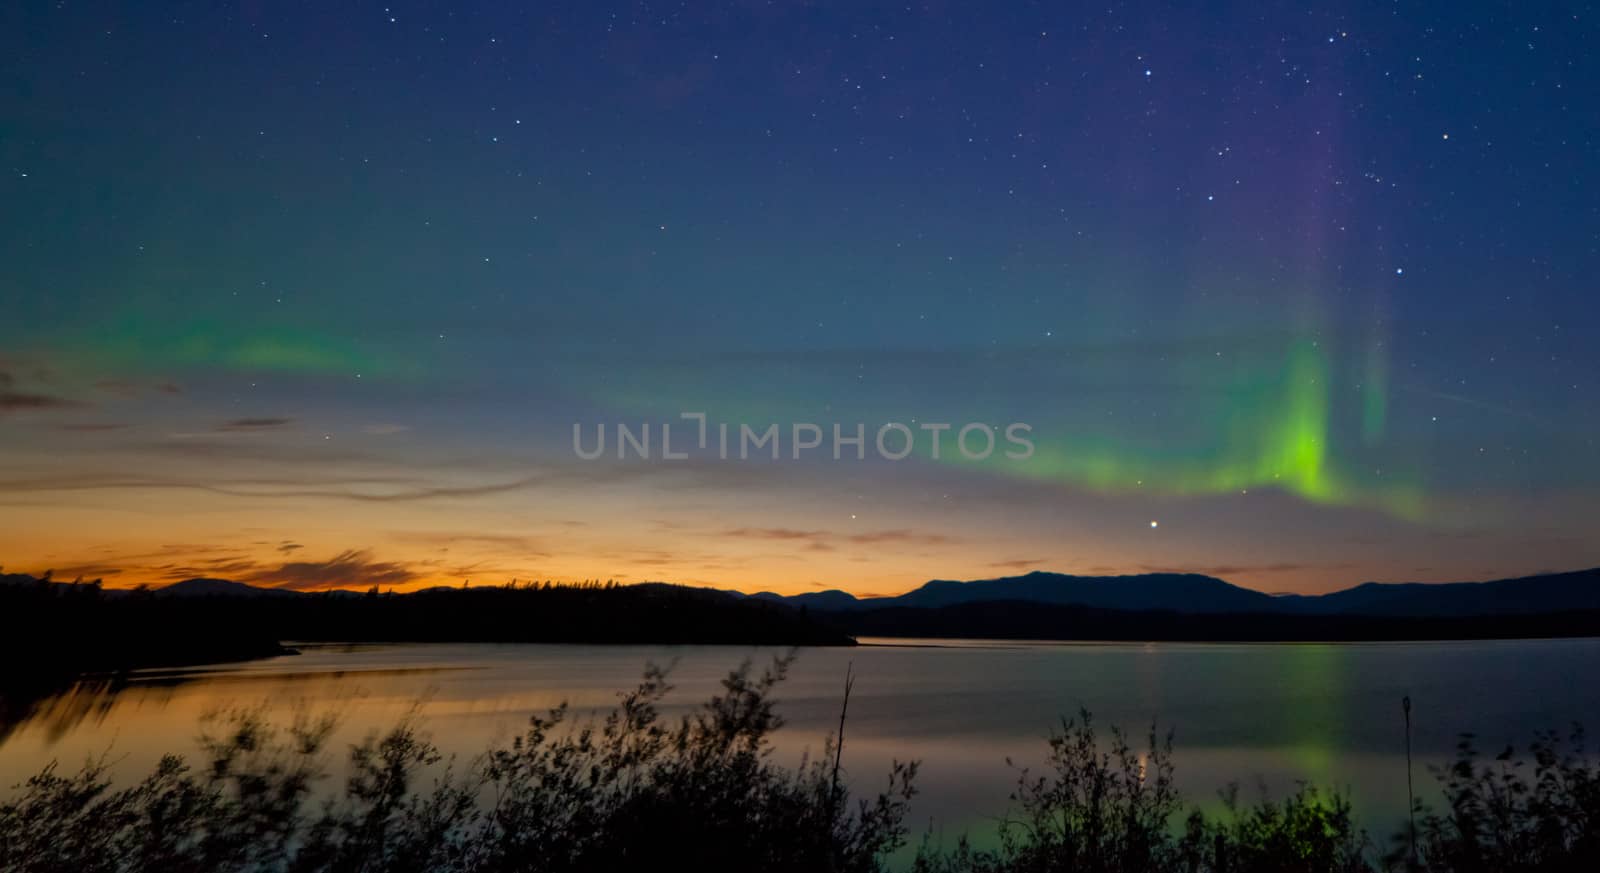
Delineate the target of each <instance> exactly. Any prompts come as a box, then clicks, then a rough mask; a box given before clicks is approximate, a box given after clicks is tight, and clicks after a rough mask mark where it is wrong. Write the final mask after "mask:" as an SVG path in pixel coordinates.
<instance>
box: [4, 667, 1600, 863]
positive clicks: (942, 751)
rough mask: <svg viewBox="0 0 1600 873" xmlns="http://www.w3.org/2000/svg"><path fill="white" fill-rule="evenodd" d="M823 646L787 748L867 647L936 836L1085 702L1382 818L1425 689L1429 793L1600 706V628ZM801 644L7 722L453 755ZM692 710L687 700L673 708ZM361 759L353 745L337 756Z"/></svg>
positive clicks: (351, 683) (13, 772)
mask: <svg viewBox="0 0 1600 873" xmlns="http://www.w3.org/2000/svg"><path fill="white" fill-rule="evenodd" d="M863 642H865V643H870V645H863V646H861V647H858V648H853V649H802V650H800V652H799V659H798V661H797V662H796V664H795V666H794V669H793V670H792V672H791V675H790V678H789V680H788V681H786V682H785V683H784V684H783V685H782V686H781V688H780V691H779V694H778V697H779V699H780V712H781V713H782V714H783V716H784V717H785V718H786V720H787V722H788V723H787V725H786V726H785V728H784V729H783V730H781V731H780V732H779V733H778V735H777V739H778V743H777V752H776V754H777V756H778V757H777V760H778V761H779V762H781V763H785V764H795V763H798V762H799V761H800V758H801V756H802V755H803V754H805V753H806V752H810V753H812V754H816V753H818V752H819V751H820V749H821V747H822V743H823V738H824V736H825V735H826V734H827V733H828V732H829V731H831V730H833V729H834V728H835V727H836V726H837V722H838V717H839V703H840V698H841V693H842V689H843V684H844V678H845V671H846V668H847V666H853V670H854V672H855V675H856V677H857V678H856V684H855V689H854V692H853V694H852V696H851V699H850V707H849V718H848V722H847V726H846V743H845V765H846V767H847V769H848V776H849V778H850V781H851V783H852V785H853V786H854V787H855V788H856V789H857V790H858V791H871V790H875V789H877V788H878V787H880V786H881V785H882V784H883V780H884V777H885V774H886V773H887V771H888V767H889V762H890V760H891V759H895V758H899V759H902V760H905V759H917V760H920V761H922V762H923V763H922V771H921V773H920V775H919V779H918V785H919V788H920V794H919V796H918V797H917V798H916V799H915V801H914V803H913V807H912V817H911V825H912V833H913V837H914V838H916V837H917V836H919V835H920V834H921V833H922V832H924V831H925V830H927V829H928V828H929V827H930V826H931V827H932V828H933V829H934V831H935V832H936V833H938V834H942V835H944V836H945V837H947V838H949V837H953V836H955V835H957V834H960V833H971V834H973V835H974V836H975V837H977V838H978V841H980V842H987V840H986V839H985V836H986V835H987V834H991V833H992V832H993V828H994V821H995V819H996V817H998V816H999V815H1001V814H1002V813H1003V812H1004V811H1005V810H1006V808H1007V795H1008V793H1009V791H1010V790H1011V788H1012V786H1013V784H1014V782H1015V778H1016V771H1015V770H1013V769H1011V768H1009V767H1008V766H1007V764H1006V759H1007V758H1008V757H1010V758H1011V759H1013V760H1014V761H1015V762H1016V763H1017V764H1019V765H1021V764H1028V763H1036V762H1038V761H1040V760H1042V757H1043V754H1044V751H1045V743H1044V738H1045V737H1046V735H1047V734H1048V733H1049V731H1050V729H1051V728H1052V726H1053V725H1058V724H1059V719H1060V717H1061V716H1062V715H1072V714H1075V713H1076V712H1077V711H1078V710H1079V709H1080V708H1087V709H1089V710H1090V711H1092V712H1093V713H1094V717H1095V721H1096V722H1097V723H1098V724H1100V725H1102V726H1104V725H1109V724H1117V725H1120V726H1123V727H1125V728H1128V729H1129V730H1130V731H1132V732H1133V733H1134V734H1136V735H1142V733H1143V731H1144V730H1145V729H1146V728H1147V727H1148V726H1149V725H1150V723H1151V722H1152V720H1154V721H1155V722H1157V723H1159V725H1160V726H1161V728H1162V729H1163V730H1165V729H1167V728H1171V729H1173V730H1174V731H1175V732H1176V737H1175V743H1174V746H1175V755H1174V758H1175V761H1176V765H1177V780H1178V783H1179V787H1180V788H1181V789H1182V790H1183V791H1184V794H1185V797H1186V799H1188V800H1189V801H1191V802H1196V803H1202V804H1207V805H1210V804H1212V803H1214V802H1215V799H1216V791H1217V790H1218V789H1220V788H1221V787H1223V786H1224V785H1226V784H1227V783H1229V782H1230V781H1236V782H1239V783H1240V784H1241V786H1242V787H1243V789H1244V792H1243V793H1244V796H1245V797H1246V798H1253V797H1255V796H1257V793H1258V790H1259V789H1260V788H1262V787H1264V788H1265V789H1266V790H1267V791H1269V792H1271V793H1273V794H1275V795H1281V794H1282V793H1284V792H1285V791H1287V790H1291V789H1292V788H1293V786H1294V784H1295V782H1296V781H1298V780H1308V781H1311V782H1315V783H1317V784H1319V785H1324V786H1336V787H1340V788H1343V789H1345V790H1347V791H1348V793H1349V794H1350V795H1351V797H1352V798H1353V800H1354V802H1355V804H1356V810H1357V814H1358V815H1359V817H1360V819H1361V821H1362V822H1363V823H1364V825H1365V826H1366V827H1367V828H1368V829H1369V830H1371V831H1372V832H1373V833H1374V834H1375V835H1376V836H1381V837H1387V836H1388V835H1389V834H1391V833H1393V832H1395V831H1396V830H1397V829H1398V824H1399V822H1400V821H1401V820H1402V819H1403V817H1404V815H1405V806H1406V801H1405V791H1406V787H1405V786H1406V770H1405V734H1404V722H1403V720H1402V714H1401V704H1400V701H1401V698H1402V696H1404V695H1408V694H1409V695H1410V696H1411V699H1412V704H1413V710H1412V722H1413V734H1412V736H1413V740H1412V742H1413V749H1414V753H1415V758H1416V761H1417V763H1416V769H1415V772H1416V783H1417V787H1418V793H1419V795H1425V796H1428V797H1432V796H1434V795H1435V788H1434V785H1435V783H1434V780H1433V779H1432V777H1431V776H1429V775H1428V773H1427V771H1426V765H1427V764H1429V763H1442V762H1445V761H1448V760H1450V758H1451V756H1452V754H1453V750H1454V747H1455V743H1456V739H1457V735H1458V734H1459V733H1461V732H1464V731H1470V732H1473V733H1475V734H1476V735H1477V736H1478V737H1479V741H1480V746H1481V748H1483V749H1485V750H1487V751H1488V752H1489V753H1490V754H1491V755H1492V754H1494V753H1496V752H1498V751H1499V750H1500V749H1501V748H1503V747H1504V745H1505V744H1506V743H1516V744H1517V745H1518V747H1519V748H1521V747H1523V746H1525V744H1526V742H1527V741H1528V740H1529V739H1531V738H1532V735H1533V733H1534V731H1537V730H1543V729H1551V728H1557V729H1563V730H1564V729H1566V728H1567V727H1569V726H1570V725H1571V723H1573V722H1574V721H1578V722H1583V723H1585V724H1588V725H1600V683H1596V682H1594V681H1593V676H1592V672H1593V669H1594V668H1595V666H1596V665H1600V640H1595V639H1582V640H1537V641H1491V642H1443V643H1440V642H1429V643H1378V644H1289V645H1224V644H1162V643H1153V644H1123V643H1104V644H1100V643H1076V644H1063V643H1015V642H990V641H949V640H938V641H934V640H927V641H908V640H864V641H863ZM777 651H778V650H761V649H739V648H727V647H644V646H565V645H482V644H461V645H455V644H431V645H412V644H407V645H352V646H343V645H320V644H312V645H305V646H304V647H303V649H302V654H300V655H296V656H285V657H279V658H272V659H269V660H262V661H254V662H249V663H242V664H229V665H223V666H214V667H205V668H197V669H188V670H153V671H142V672H140V673H137V674H135V675H134V676H133V677H132V678H131V679H130V680H129V681H128V682H126V683H124V684H122V685H121V686H120V687H116V688H107V687H105V686H104V684H99V683H96V684H80V685H79V686H76V687H75V688H73V689H72V690H70V691H66V692H64V693H61V694H58V695H56V696H54V697H50V698H46V699H43V700H40V701H37V702H36V703H35V704H34V705H33V706H32V707H31V708H30V709H29V710H27V711H25V712H22V713H17V712H15V711H13V712H12V713H11V714H10V715H9V716H8V717H7V718H8V720H7V721H6V722H5V723H3V724H0V731H3V733H0V785H4V786H6V788H7V790H9V787H10V786H12V785H15V784H17V783H19V782H21V781H22V780H24V779H25V778H27V777H28V776H29V775H31V774H33V773H35V772H37V771H38V770H39V769H40V768H41V767H43V766H44V765H45V764H46V763H48V762H49V761H51V760H59V761H60V762H61V763H62V766H63V767H64V768H67V769H71V768H75V767H76V765H77V764H79V763H81V762H82V761H83V760H84V759H85V758H86V757H88V756H90V755H96V754H100V753H104V752H107V751H109V752H110V755H111V758H112V760H113V761H114V762H115V763H114V769H113V772H115V773H117V774H119V775H124V776H128V777H130V778H131V777H132V776H134V775H135V774H142V773H143V772H145V771H147V770H148V769H149V768H150V767H151V766H152V765H153V763H154V762H155V761H156V760H157V758H158V757H159V755H160V754H162V753H163V752H168V751H180V752H185V751H192V750H193V749H194V748H195V737H196V735H197V733H198V731H199V725H200V720H201V719H202V717H203V716H204V715H205V714H206V713H208V712H215V711H218V710H221V709H227V708H232V707H240V706H245V707H248V706H258V705H259V706H264V707H266V708H267V709H268V710H269V712H270V713H271V714H274V715H276V716H278V717H279V719H280V720H281V721H286V720H287V718H288V717H289V716H290V715H291V714H292V713H293V712H294V711H295V710H296V708H306V707H309V708H310V709H312V710H313V711H328V710H332V711H336V712H339V713H342V715H343V719H344V720H343V722H342V725H341V728H340V734H339V739H340V740H341V741H345V742H348V741H354V740H357V739H359V738H360V737H361V736H363V735H364V734H367V733H370V732H375V731H380V730H383V729H386V728H388V727H390V726H392V725H393V724H395V723H396V722H397V721H398V720H399V719H400V718H401V717H403V716H404V715H406V714H407V713H408V712H411V711H412V710H413V709H415V710H417V711H418V712H419V713H420V715H421V717H422V722H423V725H424V727H425V730H426V731H427V733H428V734H430V735H431V737H432V738H433V740H434V741H435V742H436V743H438V744H439V745H440V746H441V747H442V748H443V749H444V750H445V751H446V752H450V753H454V754H456V755H459V756H461V757H463V758H466V757H471V756H473V755H475V754H477V753H479V752H482V751H483V750H484V749H486V748H488V747H489V746H490V745H491V744H494V743H504V742H507V741H508V740H509V739H510V737H512V736H513V735H515V734H516V733H518V732H519V731H520V730H521V729H522V727H523V725H524V724H525V723H526V720H527V718H528V717H529V716H530V715H532V714H534V713H537V712H542V711H544V710H546V709H548V708H550V707H552V706H554V705H556V704H558V703H560V702H562V701H568V702H570V703H571V704H572V705H573V706H574V707H575V708H578V709H580V710H581V709H588V708H595V707H605V706H609V705H610V704H612V703H613V702H614V701H615V699H616V693H617V692H618V691H620V690H623V689H625V688H628V687H631V686H632V685H633V684H634V683H635V682H636V681H637V679H638V677H639V676H640V674H641V672H642V670H643V668H644V666H645V665H646V664H647V663H649V662H655V663H659V664H668V663H672V664H673V665H674V666H673V669H672V671H671V674H670V676H671V682H672V684H673V685H674V686H675V689H676V690H675V691H674V693H673V695H672V698H671V700H672V701H673V702H674V703H675V704H676V705H678V706H680V707H688V706H692V705H694V704H695V703H696V702H697V701H701V700H704V699H705V698H707V697H708V696H709V695H710V694H712V693H713V692H714V691H715V690H716V688H717V682H718V680H719V679H720V678H721V677H722V676H723V675H724V674H725V673H726V672H727V671H728V670H730V669H732V668H734V667H736V666H737V665H738V664H739V662H740V661H741V660H743V659H744V658H747V657H748V658H755V659H757V660H758V662H759V661H764V660H765V659H767V658H770V657H771V656H772V655H773V654H776V653H777ZM672 711H673V712H676V711H681V710H672ZM332 760H333V761H337V758H336V757H335V758H333V759H332Z"/></svg>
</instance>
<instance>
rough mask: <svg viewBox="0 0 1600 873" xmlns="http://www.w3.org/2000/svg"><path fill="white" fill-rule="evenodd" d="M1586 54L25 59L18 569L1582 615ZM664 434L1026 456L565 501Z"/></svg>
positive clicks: (573, 8)
mask: <svg viewBox="0 0 1600 873" xmlns="http://www.w3.org/2000/svg"><path fill="white" fill-rule="evenodd" d="M1597 37H1600V33H1597V31H1596V23H1595V18H1594V17H1593V15H1592V10H1590V9H1589V8H1587V7H1584V6H1580V5H1572V4H1550V5H1537V4H1536V5H1535V6H1534V7H1529V8H1521V7H1517V6H1507V5H1505V4H1486V3H1472V2H1469V3H1425V4H1413V5H1395V4H1392V3H1376V2H1363V3H1330V4H1315V5H1314V7H1309V8H1308V7H1306V6H1304V5H1302V4H1291V3H1265V4H1261V3H1229V4H1224V5H1222V6H1213V7H1208V8H1207V10H1206V11H1205V12H1203V13H1202V12H1201V11H1198V10H1194V9H1188V8H1185V7H1183V6H1181V5H1177V4H1150V5H1145V4H1127V5H1123V4H1114V5H1111V6H1097V7H1093V8H1090V7H1081V8H1078V7H1074V6H1073V5H1071V4H1058V5H1049V4H1045V5H1035V4H1005V5H995V4H982V3H934V4H923V5H911V6H907V5H905V4H880V3H871V2H867V3H820V4H799V3H774V4H757V3H731V4H730V3H723V4H680V5H657V4H646V3H625V4H613V3H604V2H572V3H567V2H558V3H539V4H509V3H500V4H488V5H481V6H475V7H473V8H472V9H471V10H468V9H457V10H454V11H451V10H450V9H448V8H442V7H437V6H434V5H428V4H409V5H408V4H405V3H389V4H387V5H383V4H373V3H356V4H349V5H341V6H340V7H338V8H337V9H332V8H323V7H319V6H315V5H310V4H239V5H234V4H226V5H222V6H211V5H206V4H193V5H188V4H179V5H175V6H172V5H163V6H162V7H161V8H160V9H157V8H155V7H150V6H148V4H145V5H140V4H102V3H90V4H81V5H80V4H65V5H63V4H39V3H31V2H28V3H21V4H15V5H14V6H12V7H8V8H7V9H6V10H5V11H4V12H0V44H3V46H4V52H3V53H0V75H3V77H4V80H5V81H6V82H7V85H8V87H7V88H6V89H4V91H3V92H0V107H3V110H4V111H3V112H0V216H3V223H0V263H3V264H4V268H3V270H0V303H3V309H0V312H3V316H0V448H3V455H0V565H3V566H4V567H5V568H6V569H7V570H11V571H19V572H33V573H38V572H42V571H44V570H45V569H54V570H55V572H56V575H57V577H74V576H78V575H82V576H85V577H88V578H93V577H104V578H105V580H106V582H107V584H111V585H135V584H140V583H151V584H160V583H163V582H167V581H174V580H177V579H183V578H189V577H192V576H215V577H223V578H230V579H237V580H241V581H250V582H254V583H257V584H273V585H289V586H294V587H301V588H317V587H327V586H330V585H340V586H348V587H366V586H368V585H371V584H378V585H381V586H384V587H390V586H392V587H396V588H408V587H421V586H427V585H436V584H459V583H460V582H461V581H462V580H464V579H470V580H471V581H472V582H473V584H479V583H485V584H493V583H499V582H504V581H508V580H510V579H547V578H550V579H584V578H616V579H619V580H629V581H636V580H645V579H652V580H666V581H675V582H684V583H690V584H703V585H714V586H717V587H724V588H738V589H742V590H750V591H754V590H762V589H766V590H775V591H782V592H800V591H807V590H815V589H818V588H843V589H845V590H849V591H852V592H855V593H858V594H868V593H894V592H898V591H903V590H906V589H909V588H911V587H914V586H915V585H917V584H920V583H921V582H922V581H924V580H926V579H929V578H976V577H986V576H998V575H1008V574H1012V573H1016V572H1023V571H1026V570H1030V569H1048V570H1056V571H1061V572H1084V573H1118V572H1141V571H1145V570H1155V569H1160V570H1173V569H1176V570H1192V571H1196V572H1204V573H1212V574H1215V575H1219V576H1222V577H1224V578H1226V579H1228V580H1229V581H1233V582H1236V583H1238V584H1243V585H1249V586H1251V587H1255V588H1259V589H1262V590H1267V591H1298V592H1318V591H1326V590H1331V589H1335V588H1340V587H1345V586H1348V585H1352V584H1356V583H1359V582H1363V581H1368V580H1380V581H1412V580H1419V581H1430V580H1441V581H1443V580H1451V581H1455V580H1464V579H1481V578H1493V577H1498V576H1512V575H1519V574H1526V573H1533V572H1539V571H1543V570H1561V569H1575V568H1578V567H1587V566H1593V565H1596V564H1600V538H1596V537H1595V536H1594V531H1595V529H1596V519H1597V518H1600V450H1597V449H1600V447H1597V444H1596V438H1595V434H1596V432H1597V429H1600V403H1597V402H1596V389H1597V385H1596V379H1595V376H1596V374H1597V373H1600V344H1597V343H1595V342H1594V340H1593V336H1594V334H1595V328H1596V326H1597V325H1600V295H1597V293H1596V278H1595V277H1596V276H1600V186H1597V183H1600V179H1597V167H1600V88H1597V85H1600V58H1597V57H1596V55H1595V46H1596V45H1600V39H1597ZM685 412H701V413H704V414H706V415H707V416H708V418H709V419H710V420H711V421H719V422H733V423H739V422H746V423H749V424H751V425H752V426H756V427H765V426H766V425H767V424H769V423H775V424H778V425H780V426H781V427H787V426H788V424H789V423H791V422H815V423H817V424H818V425H820V426H821V427H823V428H827V427H829V426H830V425H832V424H834V423H840V424H843V425H845V426H848V427H852V428H853V427H854V425H855V424H856V423H858V422H860V423H864V424H865V425H866V427H867V428H868V433H869V434H870V433H871V429H872V428H875V427H876V426H878V425H880V424H882V423H885V422H891V421H895V422H906V423H908V424H912V425H914V424H915V423H918V422H923V423H926V422H955V423H958V424H959V423H961V422H987V423H989V424H991V425H994V426H997V427H1003V426H1004V424H1006V423H1008V422H1026V423H1028V424H1029V425H1030V426H1031V428H1032V433H1031V437H1032V439H1033V441H1034V443H1035V444H1036V445H1037V451H1036V452H1035V454H1034V455H1033V456H1032V457H1031V458H1029V459H1028V460H1027V461H1026V462H1018V463H997V462H994V461H993V460H990V461H984V462H971V461H968V460H965V459H963V458H961V457H960V456H959V455H958V454H956V453H950V452H946V453H944V454H942V455H941V457H940V458H938V459H937V460H936V459H934V458H933V457H931V454H930V453H929V452H928V451H926V448H925V447H924V446H919V447H918V450H917V451H916V452H914V453H913V455H912V456H911V457H909V458H907V459H905V460H903V461H896V462H890V461H885V460H883V459H881V458H873V457H869V458H868V459H867V460H864V461H855V460H853V459H849V460H845V461H842V462H841V461H834V460H832V458H831V457H828V456H826V454H825V453H823V452H818V453H817V454H816V455H815V456H809V457H805V458H802V459H800V460H798V461H796V460H792V459H790V458H788V457H787V456H786V457H785V458H784V459H781V460H779V461H770V460H766V461H758V460H754V459H751V460H747V461H738V460H723V459H719V458H715V457H707V456H703V455H696V456H692V457H690V458H688V459H685V460H682V461H672V462H667V461H662V460H660V459H652V460H650V461H641V460H638V459H632V460H617V459H615V458H609V459H605V460H597V461H584V460H581V459H580V458H577V457H575V455H574V453H573V451H572V443H571V439H572V437H571V435H572V428H573V426H574V424H581V425H585V426H588V427H594V426H597V425H605V426H611V425H612V424H614V423H617V422H623V423H627V424H630V425H635V426H637V425H642V424H644V423H653V424H655V426H657V427H659V426H660V423H662V422H667V421H673V422H676V421H678V420H679V418H678V417H679V415H680V414H681V413H685ZM1152 522H1159V524H1152Z"/></svg>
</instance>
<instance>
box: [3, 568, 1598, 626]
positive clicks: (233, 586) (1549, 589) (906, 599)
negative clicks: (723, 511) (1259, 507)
mask: <svg viewBox="0 0 1600 873" xmlns="http://www.w3.org/2000/svg"><path fill="white" fill-rule="evenodd" d="M38 581H39V580H36V579H35V578H34V577H32V576H28V575H23V574H0V585H5V584H22V583H25V582H38ZM55 584H65V583H59V582H57V583H55ZM644 584H647V585H658V584H661V583H644ZM429 590H430V591H438V590H457V589H453V588H452V589H429ZM472 590H480V589H472ZM485 590H487V589H485ZM106 593H107V594H108V595H112V596H115V595H116V594H117V593H118V592H117V591H116V590H115V589H112V590H108V591H107V592H106ZM152 593H153V594H154V595H156V596H158V597H205V596H223V597H228V596H232V597H274V598H278V597H297V596H303V595H304V593H303V592H296V591H291V590H288V589H283V588H270V587H263V586H257V585H249V584H246V583H243V582H233V581H229V580H226V579H207V578H199V579H186V580H184V581H181V582H175V583H173V584H171V585H167V586H164V587H161V588H155V589H152ZM319 593H331V594H332V595H333V596H336V597H340V596H345V597H348V596H356V595H357V594H358V592H355V591H335V592H319ZM722 593H725V594H727V595H730V596H732V597H736V598H747V597H748V598H756V599H760V600H765V601H771V602H777V603H783V604H787V605H789V606H793V607H804V608H806V609H807V610H809V611H816V612H824V613H858V612H866V611H872V610H882V609H896V610H905V609H943V608H947V607H958V606H963V605H967V604H974V603H998V602H1008V603H1034V604H1048V605H1053V606H1076V607H1085V608H1088V609H1096V610H1115V611H1120V612H1150V611H1160V612H1174V613H1181V614H1188V615H1222V614H1232V615H1245V614H1279V615H1298V616H1371V617H1384V618H1408V617H1410V618H1450V617H1468V616H1497V615H1498V616H1512V615H1540V614H1550V613H1558V612H1573V611H1585V610H1600V568H1595V569H1589V570H1578V571H1574V572H1569V573H1550V574H1544V575H1538V576H1524V577H1519V578H1513V579H1499V580H1495V581H1491V582H1431V583H1421V582H1410V583H1381V582H1368V583H1365V584H1363V585H1358V586H1356V587H1354V588H1347V589H1344V590H1341V591H1334V592H1331V593H1328V594H1320V595H1272V594H1266V593H1263V592H1260V591H1255V590H1253V589H1249V588H1241V587H1239V586H1237V585H1233V584H1231V583H1229V582H1226V581H1224V580H1222V579H1218V578H1216V577H1214V576H1206V575H1201V574H1196V573H1145V574H1138V575H1127V576H1074V575H1067V574H1062V573H1047V572H1033V573H1028V574H1026V575H1022V576H1006V577H1001V578H996V579H977V580H971V581H956V580H950V579H935V580H932V581H930V582H927V583H925V584H923V585H922V586H920V587H918V588H916V589H914V590H912V591H908V592H906V593H904V594H900V595H895V596H892V597H856V596H855V595H853V594H850V593H848V592H845V591H839V590H829V591H817V592H810V593H806V594H795V595H780V594H774V593H771V592H760V593H756V594H745V593H742V592H737V591H725V592H722Z"/></svg>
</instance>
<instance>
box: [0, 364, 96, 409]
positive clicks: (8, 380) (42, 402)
mask: <svg viewBox="0 0 1600 873" xmlns="http://www.w3.org/2000/svg"><path fill="white" fill-rule="evenodd" d="M83 405H84V404H83V403H81V402H79V401H77V400H72V399H70V398H67V397H63V396H60V395H57V394H46V393H43V392H40V391H37V390H26V389H24V388H22V387H21V386H20V385H19V384H18V382H17V378H16V377H15V376H14V375H12V374H11V373H9V372H7V371H4V370H0V414H4V413H7V412H23V411H30V410H44V409H74V408H77V407H81V406H83Z"/></svg>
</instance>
